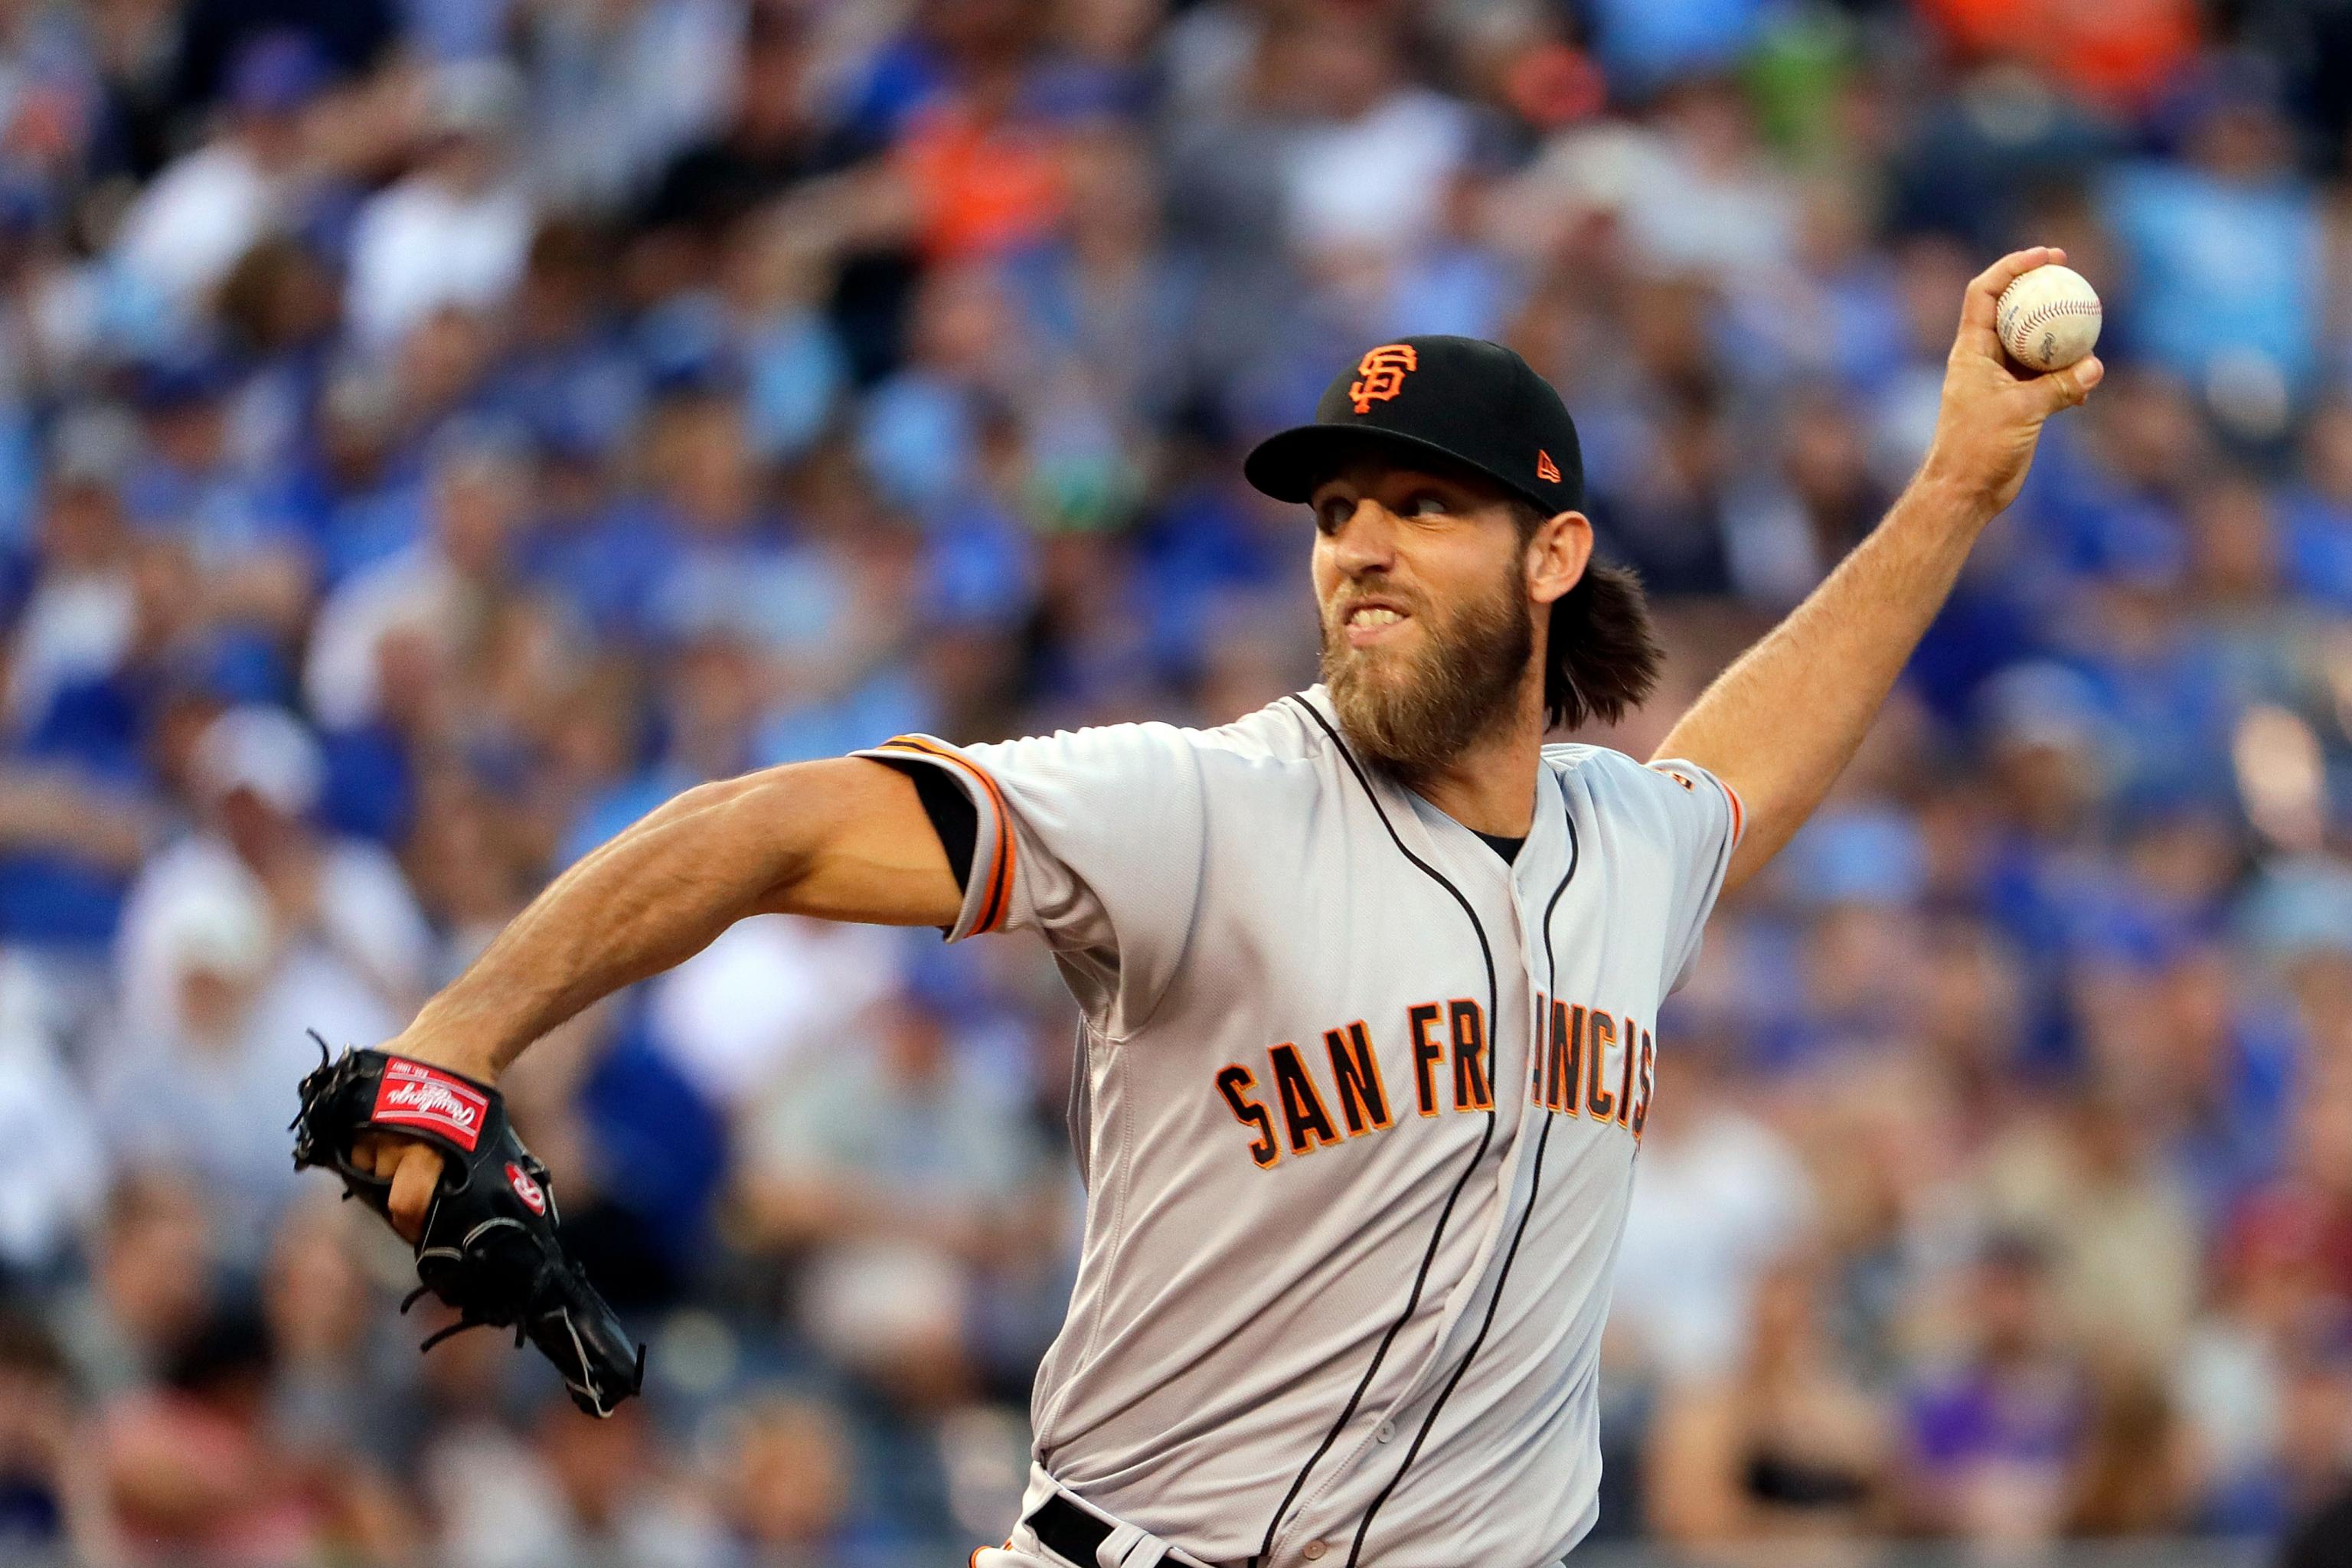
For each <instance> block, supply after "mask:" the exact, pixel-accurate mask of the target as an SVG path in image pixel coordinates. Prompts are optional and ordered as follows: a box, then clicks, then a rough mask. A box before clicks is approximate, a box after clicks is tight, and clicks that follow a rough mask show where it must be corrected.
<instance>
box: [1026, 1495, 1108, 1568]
mask: <svg viewBox="0 0 2352 1568" xmlns="http://www.w3.org/2000/svg"><path fill="white" fill-rule="evenodd" d="M1021 1522H1022V1523H1024V1524H1025V1525H1027V1526H1028V1527H1029V1529H1030V1531H1032V1532H1033V1533H1034V1534H1035V1536H1036V1537H1037V1540H1038V1541H1039V1542H1040V1543H1042V1544H1043V1545H1044V1546H1045V1548H1046V1549H1047V1550H1048V1551H1050V1552H1053V1553H1054V1555H1055V1556H1056V1557H1066V1558H1068V1559H1069V1560H1070V1561H1071V1562H1073V1563H1083V1564H1085V1568H1095V1565H1096V1564H1097V1563H1100V1562H1101V1561H1102V1559H1101V1558H1099V1557H1097V1556H1096V1555H1095V1554H1096V1553H1097V1552H1100V1551H1101V1550H1102V1543H1103V1542H1106V1541H1108V1540H1109V1539H1110V1532H1111V1531H1113V1530H1115V1529H1117V1528H1118V1527H1117V1526H1116V1525H1114V1524H1112V1523H1111V1521H1108V1520H1107V1519H1100V1518H1097V1517H1096V1516H1095V1515H1093V1514H1091V1513H1088V1512H1087V1510H1085V1509H1082V1508H1080V1507H1079V1506H1078V1505H1077V1504H1076V1503H1074V1502H1072V1501H1071V1500H1069V1499H1068V1498H1066V1497H1064V1496H1063V1495H1062V1494H1061V1493H1059V1492H1055V1493H1054V1494H1053V1495H1052V1496H1050V1497H1048V1498H1047V1499H1046V1500H1045V1501H1044V1502H1041V1503H1039V1504H1038V1505H1037V1508H1036V1511H1034V1513H1032V1514H1030V1515H1029V1517H1028V1518H1026V1519H1024V1520H1023V1521H1021Z"/></svg>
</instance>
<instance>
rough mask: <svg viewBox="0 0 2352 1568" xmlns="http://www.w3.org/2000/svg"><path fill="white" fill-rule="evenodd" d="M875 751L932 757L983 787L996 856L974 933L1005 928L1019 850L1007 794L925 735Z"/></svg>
mask: <svg viewBox="0 0 2352 1568" xmlns="http://www.w3.org/2000/svg"><path fill="white" fill-rule="evenodd" d="M872 749H873V750H875V751H877V752H911V753H913V754H914V755H916V756H919V757H929V758H930V759H932V760H933V761H934V762H940V763H948V764H949V765H950V766H951V767H957V768H961V769H962V770H963V771H964V772H965V773H968V774H970V775H971V778H972V779H973V780H974V781H975V782H976V783H977V784H979V785H980V788H981V793H982V795H986V796H987V798H988V805H989V809H990V810H991V811H992V813H994V814H995V817H996V857H995V859H994V860H993V861H992V863H991V864H990V866H989V868H988V891H987V893H986V895H985V896H984V897H983V898H982V901H981V909H980V919H979V921H977V922H975V923H974V924H973V926H972V928H971V934H972V935H974V936H979V935H982V934H984V933H986V932H988V931H996V930H998V929H999V928H1001V927H1002V926H1003V923H1004V918H1005V915H1006V914H1007V912H1008V911H1009V910H1010V909H1011V907H1012V903H1013V857H1014V855H1015V854H1016V853H1017V847H1016V844H1015V841H1014V839H1013V814H1012V812H1011V811H1010V810H1008V809H1007V808H1006V806H1005V805H1004V795H1003V791H1001V790H999V789H998V788H997V787H996V781H995V780H994V779H993V778H991V777H990V776H989V773H988V770H987V769H986V768H983V767H982V766H981V765H980V764H979V763H975V762H973V761H972V760H971V758H970V757H967V756H965V755H964V754H963V753H962V752H958V751H955V750H953V749H951V748H950V747H947V746H943V745H941V744H940V743H939V742H936V741H933V740H930V739H929V738H927V737H925V736H922V735H894V736H892V737H891V738H890V739H889V740H887V741H885V742H882V743H881V744H880V745H878V746H876V747H874V748H872Z"/></svg>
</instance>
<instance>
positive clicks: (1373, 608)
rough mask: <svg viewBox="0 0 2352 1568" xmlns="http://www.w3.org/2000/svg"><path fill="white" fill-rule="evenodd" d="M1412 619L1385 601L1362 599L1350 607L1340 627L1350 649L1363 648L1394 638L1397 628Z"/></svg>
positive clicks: (1341, 620) (1342, 617) (1403, 611)
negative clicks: (1384, 638) (1385, 638)
mask: <svg viewBox="0 0 2352 1568" xmlns="http://www.w3.org/2000/svg"><path fill="white" fill-rule="evenodd" d="M1411 619H1412V616H1411V615H1410V614H1409V613H1407V612H1406V611H1405V610H1403V609H1401V608H1399V607H1398V606H1397V605H1392V604H1390V603H1389V602H1388V601H1386V600H1384V599H1360V600H1358V601H1357V602H1356V603H1355V604H1353V605H1349V606H1348V611H1347V614H1346V615H1344V616H1341V617H1340V622H1339V625H1340V628H1341V630H1342V631H1344V632H1345V634H1346V636H1347V638H1348V646H1349V647H1365V646H1366V645H1368V644H1370V643H1375V642H1379V641H1380V640H1381V639H1382V638H1383V637H1391V636H1393V635H1394V634H1395V631H1396V628H1397V627H1399V626H1402V625H1404V623H1405V622H1407V621H1409V620H1411Z"/></svg>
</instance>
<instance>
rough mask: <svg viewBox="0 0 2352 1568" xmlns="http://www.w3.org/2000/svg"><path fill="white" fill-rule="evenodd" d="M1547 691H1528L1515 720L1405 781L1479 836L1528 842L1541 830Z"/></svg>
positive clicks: (1536, 686)
mask: <svg viewBox="0 0 2352 1568" xmlns="http://www.w3.org/2000/svg"><path fill="white" fill-rule="evenodd" d="M1538 668H1540V666H1538ZM1543 737H1544V717H1543V687H1542V685H1541V679H1540V677H1538V679H1537V680H1536V681H1535V682H1533V683H1529V684H1527V685H1523V686H1522V687H1521V688H1520V690H1519V697H1518V701H1517V704H1516V705H1515V707H1514V710H1513V711H1512V713H1511V716H1510V717H1509V718H1508V719H1507V720H1506V721H1503V722H1501V723H1498V724H1496V725H1495V726H1494V727H1493V728H1492V729H1490V730H1489V731H1487V732H1486V734H1485V735H1483V736H1481V737H1480V738H1479V739H1477V740H1475V741H1473V742H1471V743H1470V744H1469V745H1468V746H1466V747H1465V748H1464V749H1463V751H1462V752H1461V754H1460V755H1458V756H1456V757H1454V759H1453V760H1452V761H1450V762H1447V763H1444V764H1442V765H1441V766H1438V767H1434V768H1430V769H1427V770H1424V771H1421V772H1416V773H1412V775H1410V776H1408V777H1407V778H1406V779H1405V781H1404V782H1405V784H1407V785H1408V786H1410V787H1411V788H1412V791H1413V793H1414V794H1416V795H1420V796H1421V798H1422V799H1423V800H1425V801H1427V802H1429V804H1430V805H1433V806H1435V807H1437V809H1438V810H1440V811H1442V812H1444V814H1445V815H1446V816H1450V817H1452V818H1453V819H1454V821H1456V822H1458V823H1460V824H1461V825H1462V826H1465V827H1466V828H1468V829H1470V830H1471V831H1472V832H1473V833H1487V834H1492V835H1494V836H1495V837H1498V838H1524V837H1527V836H1528V829H1529V828H1530V827H1532V826H1534V825H1535V816H1536V769H1537V766H1538V763H1540V762H1541V761H1542V756H1543Z"/></svg>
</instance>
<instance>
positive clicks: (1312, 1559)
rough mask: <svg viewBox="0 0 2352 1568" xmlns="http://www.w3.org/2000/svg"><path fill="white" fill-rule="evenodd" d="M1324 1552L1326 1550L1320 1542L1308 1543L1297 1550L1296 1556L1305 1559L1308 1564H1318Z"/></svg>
mask: <svg viewBox="0 0 2352 1568" xmlns="http://www.w3.org/2000/svg"><path fill="white" fill-rule="evenodd" d="M1326 1550H1327V1548H1326V1547H1325V1546H1324V1544H1323V1543H1322V1542H1319V1541H1310V1542H1307V1544H1306V1545H1305V1546H1303V1547H1301V1548H1300V1549H1299V1552H1298V1554H1299V1555H1300V1556H1301V1557H1304V1558H1306V1559H1307V1561H1308V1562H1309V1563H1319V1562H1321V1561H1322V1560H1323V1553H1324V1552H1325V1551H1326Z"/></svg>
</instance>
